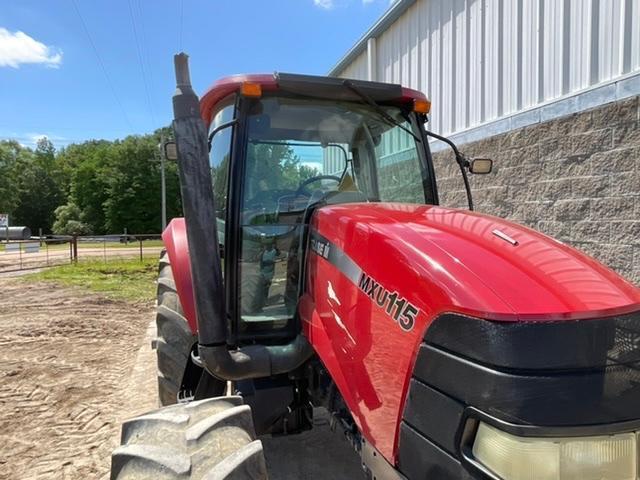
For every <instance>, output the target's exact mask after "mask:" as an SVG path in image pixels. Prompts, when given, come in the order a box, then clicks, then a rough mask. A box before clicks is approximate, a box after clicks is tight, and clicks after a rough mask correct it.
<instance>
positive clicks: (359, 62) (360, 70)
mask: <svg viewBox="0 0 640 480" xmlns="http://www.w3.org/2000/svg"><path fill="white" fill-rule="evenodd" d="M340 76H341V77H344V78H359V79H363V80H367V52H366V50H365V51H364V52H362V53H361V54H360V55H358V58H356V59H355V60H354V61H353V62H352V63H351V64H350V65H349V66H348V67H347V68H345V69H344V70H343V71H342V74H341V75H340Z"/></svg>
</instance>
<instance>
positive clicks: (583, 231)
mask: <svg viewBox="0 0 640 480" xmlns="http://www.w3.org/2000/svg"><path fill="white" fill-rule="evenodd" d="M461 150H462V151H463V152H464V153H465V154H466V155H468V156H476V157H483V156H486V157H490V158H493V159H494V167H495V168H494V172H493V173H492V174H490V175H486V176H480V175H475V176H474V175H472V176H471V185H472V189H473V194H474V200H475V203H476V210H478V211H481V212H485V213H489V214H492V215H496V216H499V217H503V218H507V219H509V220H513V221H515V222H518V223H522V224H525V225H527V226H530V227H532V228H535V229H537V230H540V231H542V232H544V233H547V234H549V235H551V236H553V237H555V238H557V239H559V240H561V241H563V242H566V243H568V244H571V245H573V246H575V247H577V248H579V249H581V250H583V251H585V252H587V253H588V254H590V255H592V256H594V257H595V258H597V259H598V260H600V261H601V262H603V263H605V264H606V265H608V266H610V267H611V268H613V269H614V270H616V271H617V272H619V273H620V274H622V275H623V276H625V277H626V278H628V279H629V280H631V281H632V282H633V283H635V284H636V285H639V286H640V97H637V96H636V97H632V98H629V99H625V100H620V101H617V102H612V103H608V104H605V105H602V106H600V107H598V108H594V109H592V110H586V111H583V112H580V113H576V114H572V115H568V116H565V117H561V118H558V119H555V120H551V121H548V122H545V123H539V124H535V125H531V126H528V127H524V128H521V129H518V130H513V131H511V132H508V133H505V134H502V135H496V136H494V137H490V138H487V139H484V140H481V141H478V142H473V143H469V144H466V145H462V148H461ZM434 163H435V166H436V167H435V168H436V176H437V179H438V184H439V189H440V203H441V204H442V205H444V206H453V207H465V206H466V199H465V195H464V190H463V184H462V180H461V178H460V172H459V170H458V167H457V165H456V164H455V162H454V161H453V155H452V154H451V153H450V152H449V151H440V152H437V153H435V154H434Z"/></svg>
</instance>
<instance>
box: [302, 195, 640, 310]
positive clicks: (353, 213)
mask: <svg viewBox="0 0 640 480" xmlns="http://www.w3.org/2000/svg"><path fill="white" fill-rule="evenodd" d="M315 224H316V227H317V228H319V229H320V230H321V231H322V232H323V234H324V235H325V236H327V238H330V239H331V240H332V241H334V242H335V243H336V244H338V246H339V247H341V248H342V249H343V250H344V251H345V252H346V253H347V254H348V255H349V256H350V257H351V258H352V259H353V260H354V261H355V262H356V263H357V264H358V265H359V266H360V267H361V268H363V270H365V271H367V273H370V274H372V275H375V276H377V277H384V278H386V282H387V283H388V284H390V286H391V287H392V288H404V291H406V290H407V289H409V290H413V291H415V293H414V294H412V296H413V295H416V296H423V297H424V294H423V293H424V292H422V289H417V288H416V285H420V284H423V285H424V287H423V288H425V289H428V287H431V288H432V290H438V291H437V292H428V293H427V295H429V294H433V295H434V296H436V294H437V296H438V302H431V303H432V304H436V305H441V307H439V309H440V310H452V311H459V312H463V313H468V314H473V315H478V316H484V317H485V318H491V319H494V320H518V319H520V320H558V319H584V318H594V317H598V316H599V317H602V316H609V315H616V314H622V313H627V312H630V311H634V310H638V309H640V289H638V288H636V287H634V286H633V285H632V284H631V283H629V282H628V281H626V280H624V279H623V278H622V277H620V276H619V275H618V274H616V273H615V272H613V271H612V270H610V269H608V268H607V267H605V266H603V265H602V264H600V263H599V262H597V261H596V260H594V259H592V258H590V257H588V256H586V255H585V254H583V253H581V252H579V251H578V250H576V249H574V248H571V247H569V246H567V245H565V244H563V243H561V242H559V241H556V240H554V239H552V238H550V237H548V236H546V235H543V234H541V233H539V232H536V231H534V230H531V229H529V228H526V227H523V226H521V225H517V224H514V223H511V222H508V221H506V220H503V219H500V218H496V217H492V216H488V215H483V214H479V213H475V212H469V211H465V210H455V209H446V208H441V207H434V206H425V205H407V204H374V203H369V204H345V205H337V206H327V207H323V208H321V209H319V210H318V211H317V213H316V218H315ZM496 230H497V231H499V232H502V233H504V234H506V235H507V236H508V237H510V238H512V239H513V240H515V241H517V245H513V244H512V243H510V242H509V241H507V240H505V239H503V238H500V237H499V236H497V235H496V234H495V233H493V232H494V231H496ZM382 259H387V261H384V262H383V261H381V260H382ZM400 264H404V265H405V266H406V267H407V268H404V269H403V268H401V267H400ZM390 265H392V266H393V267H392V268H390ZM424 279H430V281H431V282H432V283H430V282H428V281H427V283H424V282H425V280H424ZM416 282H417V283H416ZM387 288H389V286H387ZM423 301H424V300H423ZM426 301H427V302H429V300H426ZM433 313H441V312H433Z"/></svg>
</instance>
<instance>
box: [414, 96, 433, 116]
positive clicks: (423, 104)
mask: <svg viewBox="0 0 640 480" xmlns="http://www.w3.org/2000/svg"><path fill="white" fill-rule="evenodd" d="M413 111H414V112H418V113H429V112H430V111H431V102H430V101H429V100H418V99H416V100H414V101H413Z"/></svg>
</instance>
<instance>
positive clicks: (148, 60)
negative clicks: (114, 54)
mask: <svg viewBox="0 0 640 480" xmlns="http://www.w3.org/2000/svg"><path fill="white" fill-rule="evenodd" d="M138 18H140V32H141V34H142V35H141V37H142V54H143V57H144V58H145V59H146V63H145V66H146V68H147V75H148V76H149V88H150V90H151V93H153V92H155V85H154V82H153V68H152V62H151V55H150V54H149V49H148V46H149V45H150V43H148V42H147V34H146V31H145V27H144V18H145V15H144V12H143V11H142V2H141V0H138ZM151 108H152V113H153V114H154V115H155V110H154V109H153V103H152V104H151ZM154 122H155V117H154Z"/></svg>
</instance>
